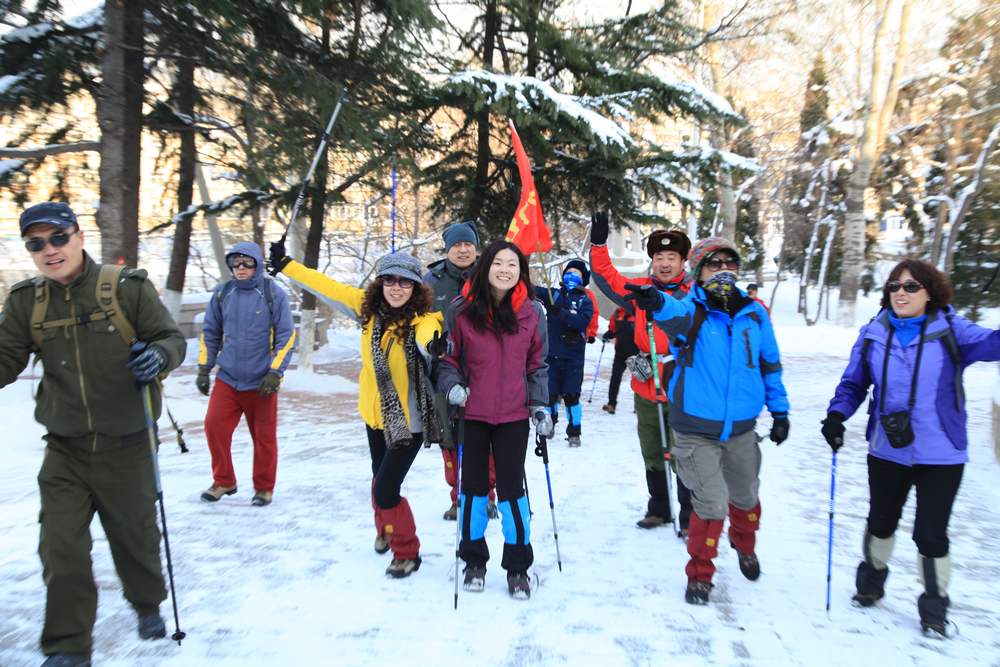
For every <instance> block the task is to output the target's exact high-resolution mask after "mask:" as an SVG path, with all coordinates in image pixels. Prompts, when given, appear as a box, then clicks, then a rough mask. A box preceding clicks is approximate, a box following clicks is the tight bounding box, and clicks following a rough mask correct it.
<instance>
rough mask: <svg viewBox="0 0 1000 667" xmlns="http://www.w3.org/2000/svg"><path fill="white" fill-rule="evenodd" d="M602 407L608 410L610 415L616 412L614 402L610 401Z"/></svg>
mask: <svg viewBox="0 0 1000 667" xmlns="http://www.w3.org/2000/svg"><path fill="white" fill-rule="evenodd" d="M601 409H602V410H604V411H605V412H607V413H608V414H609V415H613V414H615V404H614V403H608V404H607V405H605V406H604V407H603V408H601Z"/></svg>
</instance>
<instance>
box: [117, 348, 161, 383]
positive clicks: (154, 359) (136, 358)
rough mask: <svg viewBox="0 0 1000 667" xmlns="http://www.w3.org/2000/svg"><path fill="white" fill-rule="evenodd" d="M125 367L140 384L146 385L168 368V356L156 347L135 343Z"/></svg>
mask: <svg viewBox="0 0 1000 667" xmlns="http://www.w3.org/2000/svg"><path fill="white" fill-rule="evenodd" d="M125 365H126V366H128V369H129V370H130V371H132V375H134V376H135V379H136V380H138V381H139V383H140V384H146V383H148V382H152V381H153V380H155V379H156V376H157V375H159V374H160V371H162V370H163V369H164V367H166V365H167V355H166V353H165V352H164V351H163V350H161V349H160V348H159V347H158V346H156V345H146V344H145V343H135V344H134V345H133V346H132V353H131V354H129V357H128V361H127V362H126V363H125Z"/></svg>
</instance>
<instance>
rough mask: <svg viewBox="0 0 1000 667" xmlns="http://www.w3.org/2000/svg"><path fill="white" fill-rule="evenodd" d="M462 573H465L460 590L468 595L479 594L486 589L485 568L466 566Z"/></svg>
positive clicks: (483, 566)
mask: <svg viewBox="0 0 1000 667" xmlns="http://www.w3.org/2000/svg"><path fill="white" fill-rule="evenodd" d="M462 571H463V572H464V573H465V580H464V581H463V582H462V588H464V589H465V590H467V591H469V592H470V593H481V592H482V590H483V588H485V587H486V566H485V565H466V566H465V569H464V570H462Z"/></svg>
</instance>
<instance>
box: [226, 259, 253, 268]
mask: <svg viewBox="0 0 1000 667" xmlns="http://www.w3.org/2000/svg"><path fill="white" fill-rule="evenodd" d="M229 268H230V269H256V268H257V261H256V260H255V259H254V258H253V257H235V258H233V259H231V260H229Z"/></svg>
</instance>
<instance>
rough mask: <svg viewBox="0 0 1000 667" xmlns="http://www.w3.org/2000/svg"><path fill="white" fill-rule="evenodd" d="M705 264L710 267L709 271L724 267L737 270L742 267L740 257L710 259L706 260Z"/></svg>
mask: <svg viewBox="0 0 1000 667" xmlns="http://www.w3.org/2000/svg"><path fill="white" fill-rule="evenodd" d="M704 266H705V267H706V268H708V270H709V271H722V270H723V269H729V270H730V271H736V270H737V269H739V268H740V260H738V259H710V260H708V261H707V262H705V264H704Z"/></svg>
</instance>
